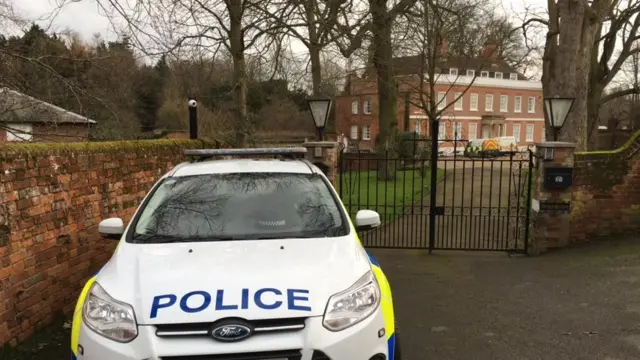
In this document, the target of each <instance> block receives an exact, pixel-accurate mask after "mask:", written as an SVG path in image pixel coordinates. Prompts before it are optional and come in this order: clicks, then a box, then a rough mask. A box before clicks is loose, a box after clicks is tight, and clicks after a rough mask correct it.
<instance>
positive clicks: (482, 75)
mask: <svg viewBox="0 0 640 360" xmlns="http://www.w3.org/2000/svg"><path fill="white" fill-rule="evenodd" d="M480 77H483V78H488V77H489V72H488V71H486V70H485V71H481V72H480Z"/></svg>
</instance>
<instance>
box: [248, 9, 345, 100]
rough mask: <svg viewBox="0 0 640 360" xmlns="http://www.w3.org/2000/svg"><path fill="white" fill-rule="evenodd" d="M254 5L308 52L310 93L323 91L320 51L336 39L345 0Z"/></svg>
mask: <svg viewBox="0 0 640 360" xmlns="http://www.w3.org/2000/svg"><path fill="white" fill-rule="evenodd" d="M257 4H258V5H256V6H257V7H258V8H259V9H260V10H261V11H262V13H263V14H264V16H266V17H267V18H268V19H269V22H271V23H273V24H274V25H275V26H280V27H282V28H283V29H284V31H286V33H287V34H288V35H289V36H291V37H292V38H294V39H295V40H297V41H299V42H300V43H302V44H303V45H304V46H305V47H306V48H307V50H308V51H309V58H310V63H311V79H312V86H313V93H314V94H319V93H320V92H321V90H322V59H321V53H322V51H323V50H324V49H325V48H326V47H327V46H329V45H330V44H332V43H333V42H334V41H335V39H336V37H337V36H338V35H336V33H335V31H334V29H335V27H336V25H337V23H338V17H339V15H340V14H341V13H343V12H345V11H347V8H348V6H349V1H348V0H293V1H290V0H274V1H272V2H270V3H269V2H265V3H259V2H258V3H257Z"/></svg>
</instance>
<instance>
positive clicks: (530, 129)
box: [525, 124, 535, 142]
mask: <svg viewBox="0 0 640 360" xmlns="http://www.w3.org/2000/svg"><path fill="white" fill-rule="evenodd" d="M534 130H535V127H534V125H533V124H527V133H526V134H525V136H526V141H528V142H531V141H533V132H534ZM529 135H531V136H529Z"/></svg>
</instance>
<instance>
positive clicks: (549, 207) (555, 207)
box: [540, 201, 571, 212]
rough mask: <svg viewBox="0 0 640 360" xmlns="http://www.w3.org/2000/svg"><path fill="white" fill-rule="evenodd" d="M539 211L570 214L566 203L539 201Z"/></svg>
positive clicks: (568, 204) (569, 208)
mask: <svg viewBox="0 0 640 360" xmlns="http://www.w3.org/2000/svg"><path fill="white" fill-rule="evenodd" d="M540 211H558V212H571V203H570V202H568V201H540Z"/></svg>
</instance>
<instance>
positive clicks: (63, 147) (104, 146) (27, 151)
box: [0, 139, 226, 162]
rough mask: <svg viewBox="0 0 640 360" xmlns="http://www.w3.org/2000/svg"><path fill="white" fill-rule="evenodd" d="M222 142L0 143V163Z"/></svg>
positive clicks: (207, 144) (184, 147)
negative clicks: (53, 156)
mask: <svg viewBox="0 0 640 360" xmlns="http://www.w3.org/2000/svg"><path fill="white" fill-rule="evenodd" d="M220 147H226V144H223V143H222V142H220V141H218V140H208V139H203V140H201V139H199V140H168V139H159V140H131V141H106V142H77V143H9V144H2V145H0V162H4V161H8V160H9V159H11V158H25V157H26V158H30V159H31V160H36V157H38V156H43V155H47V156H50V155H64V154H70V153H73V154H75V155H78V154H96V153H103V154H104V153H107V154H108V153H118V154H119V153H130V152H135V153H140V152H146V151H149V150H162V149H167V150H170V149H176V151H181V150H182V149H196V148H220Z"/></svg>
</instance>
